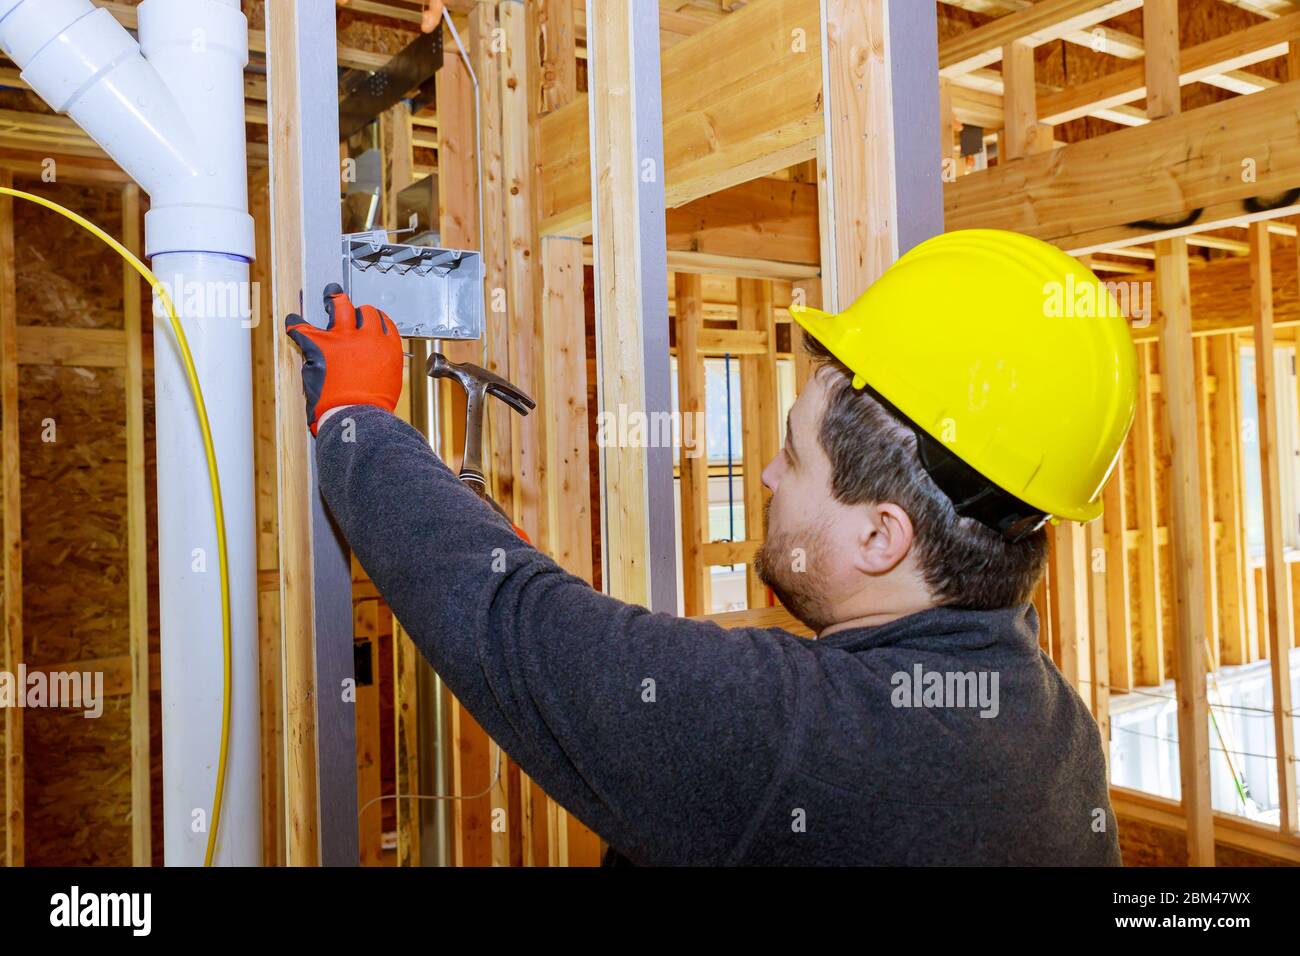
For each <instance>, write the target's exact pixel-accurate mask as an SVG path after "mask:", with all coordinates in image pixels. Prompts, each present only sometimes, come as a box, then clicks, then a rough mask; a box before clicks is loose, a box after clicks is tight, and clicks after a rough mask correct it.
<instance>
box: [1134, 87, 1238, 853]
mask: <svg viewBox="0 0 1300 956" xmlns="http://www.w3.org/2000/svg"><path fill="white" fill-rule="evenodd" d="M1260 95H1264V94H1260ZM1156 283H1157V287H1156V292H1157V295H1158V297H1159V302H1160V313H1161V318H1162V320H1163V326H1162V329H1161V337H1160V372H1161V384H1162V389H1161V391H1162V396H1163V399H1164V425H1165V427H1164V433H1163V436H1162V438H1163V445H1164V453H1165V455H1166V457H1167V459H1168V461H1169V463H1170V471H1169V472H1168V474H1167V476H1166V482H1167V484H1168V486H1169V492H1170V500H1171V507H1170V525H1171V530H1170V556H1171V560H1172V563H1173V599H1174V607H1173V612H1174V613H1173V620H1174V639H1175V642H1176V643H1175V647H1174V651H1175V652H1174V683H1175V687H1176V688H1177V696H1178V752H1179V773H1180V777H1181V780H1182V802H1183V808H1184V810H1185V811H1186V814H1187V821H1188V828H1187V849H1188V856H1189V862H1190V863H1191V865H1193V866H1213V865H1214V834H1213V821H1212V818H1211V813H1212V810H1211V807H1210V741H1209V706H1208V702H1207V697H1206V682H1205V672H1206V666H1205V665H1206V661H1205V627H1206V622H1205V619H1204V618H1205V598H1204V593H1205V581H1206V575H1205V561H1206V556H1205V554H1204V552H1203V550H1202V541H1201V533H1200V525H1201V517H1200V508H1201V479H1200V468H1199V465H1198V462H1197V453H1196V434H1197V422H1196V419H1197V402H1196V380H1195V365H1194V358H1193V353H1192V314H1191V292H1190V278H1189V276H1188V268H1187V241H1186V240H1185V239H1181V238H1176V239H1167V240H1161V241H1160V242H1158V243H1157V244H1156Z"/></svg>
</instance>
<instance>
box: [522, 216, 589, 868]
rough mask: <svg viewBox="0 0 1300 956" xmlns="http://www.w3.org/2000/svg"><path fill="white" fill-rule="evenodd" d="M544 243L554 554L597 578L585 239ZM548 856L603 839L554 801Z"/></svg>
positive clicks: (579, 856) (582, 858) (580, 858)
mask: <svg viewBox="0 0 1300 956" xmlns="http://www.w3.org/2000/svg"><path fill="white" fill-rule="evenodd" d="M541 248H542V322H543V324H544V325H545V327H546V340H545V342H544V343H543V350H544V362H545V364H546V373H545V376H546V379H547V381H548V382H549V383H550V388H549V390H548V396H549V401H548V403H547V405H546V407H545V408H539V409H538V410H537V414H539V415H545V416H546V419H547V422H546V462H547V468H546V474H547V476H548V478H549V480H550V482H551V487H550V488H549V489H548V491H547V496H546V497H547V501H549V502H550V508H551V513H550V516H549V518H548V520H547V527H549V528H550V529H551V556H552V557H553V558H554V559H555V560H556V562H557V563H558V564H559V565H560V567H562V568H564V569H565V570H566V571H568V572H569V573H570V574H573V575H576V576H577V577H580V578H582V579H583V580H584V581H586V582H587V583H588V584H590V583H591V580H592V567H593V566H592V550H591V504H590V502H591V484H590V483H591V462H590V460H589V458H588V455H589V450H588V449H589V442H588V435H587V413H588V409H587V314H586V300H585V298H584V295H583V265H582V241H581V240H580V239H565V238H561V237H558V236H548V237H546V238H544V239H542V240H541ZM546 822H547V829H548V835H547V859H548V862H550V864H551V865H553V866H595V865H597V864H599V862H600V839H599V838H598V837H597V836H596V835H595V834H594V833H592V832H591V830H589V829H587V828H586V827H585V826H583V825H582V824H581V823H579V822H578V821H577V820H576V819H573V818H571V817H570V816H569V814H568V813H567V812H566V811H565V810H564V809H563V808H562V807H559V806H558V805H556V804H555V802H554V801H552V800H550V799H549V798H548V799H547V801H546Z"/></svg>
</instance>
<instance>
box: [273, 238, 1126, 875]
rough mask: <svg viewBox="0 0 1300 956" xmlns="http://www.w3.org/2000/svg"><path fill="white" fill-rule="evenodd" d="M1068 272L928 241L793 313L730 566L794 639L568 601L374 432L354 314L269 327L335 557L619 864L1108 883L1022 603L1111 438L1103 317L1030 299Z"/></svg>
mask: <svg viewBox="0 0 1300 956" xmlns="http://www.w3.org/2000/svg"><path fill="white" fill-rule="evenodd" d="M1087 282H1091V283H1092V284H1093V285H1094V286H1096V284H1097V283H1096V279H1095V277H1093V276H1092V274H1091V273H1089V272H1088V271H1087V270H1086V269H1084V268H1083V267H1082V266H1081V265H1079V264H1078V263H1077V262H1075V261H1074V260H1073V259H1071V258H1069V257H1068V256H1066V255H1065V254H1063V253H1061V252H1060V251H1058V250H1056V249H1055V248H1053V247H1050V246H1047V245H1045V244H1043V243H1040V242H1038V241H1037V240H1033V239H1028V238H1026V237H1023V236H1017V235H1013V234H1010V233H1000V232H989V231H971V232H957V233H951V234H948V235H945V236H940V237H937V238H935V239H932V240H930V241H929V242H926V243H923V244H922V245H921V246H918V247H917V248H916V249H914V250H912V251H911V252H910V253H908V254H907V255H905V256H904V257H903V258H901V259H900V260H899V261H898V263H896V264H895V265H894V266H893V267H892V268H891V269H890V270H889V271H888V273H887V274H886V275H885V276H884V277H882V278H881V280H880V281H879V282H877V283H876V284H875V285H874V286H872V288H871V289H870V290H868V291H867V293H865V294H864V295H863V297H862V298H861V299H860V300H859V301H858V302H857V303H855V305H854V306H853V307H852V308H851V309H849V310H848V311H847V312H845V313H844V314H843V315H840V316H831V315H825V314H823V313H818V312H815V311H814V310H810V309H793V310H792V312H793V314H794V317H795V318H796V319H797V320H798V321H799V322H800V324H801V325H803V326H804V328H805V330H806V332H808V333H809V334H810V335H811V336H812V338H813V339H814V340H815V342H816V343H819V344H817V345H815V346H814V349H815V351H816V352H817V354H818V356H819V358H820V365H819V367H818V369H817V372H816V374H814V375H813V376H812V378H811V380H810V381H809V383H808V385H807V387H806V388H805V389H804V390H803V392H802V393H801V394H800V395H799V398H798V400H797V401H796V402H795V404H794V407H793V409H792V410H791V412H790V416H789V423H788V434H787V436H786V441H785V444H784V447H783V448H782V450H781V452H780V454H779V455H778V456H777V458H776V459H775V460H774V461H772V462H771V463H770V464H769V465H768V466H767V468H766V469H765V470H764V473H763V480H764V483H765V484H766V485H767V487H768V488H769V489H771V491H772V497H771V501H770V508H769V512H768V527H767V532H768V536H767V540H766V542H765V544H764V547H763V550H762V553H761V555H760V558H759V561H758V565H759V567H760V568H761V571H762V575H763V578H764V580H765V581H767V582H768V583H769V584H770V585H771V587H772V588H773V590H774V591H775V592H776V593H777V595H778V596H779V597H780V598H781V601H782V603H783V604H785V606H786V607H787V608H788V609H789V610H790V611H791V612H792V613H793V614H794V615H795V616H797V617H798V618H800V619H801V620H803V621H804V622H805V623H806V624H807V625H808V626H809V627H810V628H811V629H812V630H814V631H815V632H816V633H817V639H816V640H807V639H803V638H800V637H797V636H795V635H793V634H790V633H788V632H785V631H782V630H779V629H758V628H748V629H735V630H724V629H723V628H721V627H718V626H717V625H714V624H711V623H704V622H697V621H688V620H682V619H679V618H674V617H672V616H669V615H665V614H651V613H650V612H648V611H646V610H645V609H643V608H639V607H634V606H631V605H627V604H623V603H621V602H619V601H616V600H614V599H612V598H609V597H606V596H605V595H602V594H599V593H597V592H595V591H593V590H592V589H591V588H590V587H588V586H587V585H586V584H585V583H584V582H582V581H580V580H579V579H577V578H575V577H573V576H571V575H569V574H567V573H565V572H564V571H563V570H561V569H560V568H559V567H558V566H557V565H556V564H555V563H554V562H552V561H551V560H550V559H549V558H547V557H546V556H545V555H543V554H541V553H539V552H537V551H535V550H534V549H532V548H531V547H529V546H528V545H527V544H525V543H524V542H523V541H521V540H520V539H519V538H518V537H517V536H516V535H515V533H514V532H513V531H512V530H511V528H510V526H509V524H508V523H506V522H505V521H503V520H502V519H501V518H499V517H498V516H497V515H496V514H495V513H494V512H493V510H492V509H491V508H490V507H489V506H488V505H486V504H485V503H483V502H482V501H480V500H479V499H477V498H476V497H475V496H474V495H473V494H472V493H470V492H469V491H468V490H466V489H465V488H464V487H463V486H462V485H461V483H460V482H459V481H458V480H457V479H456V477H455V476H454V475H453V474H452V473H451V471H450V470H448V469H447V468H446V467H445V466H444V465H443V464H442V463H441V462H440V461H439V460H438V459H437V458H436V457H435V455H434V454H433V452H432V451H431V450H430V448H429V446H428V444H427V443H426V442H425V440H424V439H423V437H422V436H420V435H419V434H418V433H417V432H416V431H415V430H414V429H412V428H410V427H409V426H407V425H405V424H404V423H402V422H400V421H399V420H398V419H396V418H395V417H393V415H392V414H390V411H391V409H392V408H393V407H394V405H395V403H396V401H397V397H398V394H399V392H400V388H401V369H402V349H401V344H400V341H399V339H398V337H397V334H396V331H395V330H394V329H393V328H392V327H391V326H390V325H389V324H388V323H387V322H386V321H385V317H384V316H383V315H382V313H378V312H377V311H375V310H374V309H372V308H370V307H363V308H362V309H361V310H360V311H359V312H355V311H354V310H353V308H352V306H351V304H350V303H349V302H348V301H347V300H346V298H345V297H343V296H342V295H341V294H336V295H334V296H333V297H332V299H331V317H332V318H331V323H330V329H329V330H321V329H315V328H312V327H310V326H307V325H304V324H302V322H301V320H300V319H299V318H298V317H297V316H291V317H290V323H289V334H290V335H291V336H293V338H294V339H295V341H297V342H298V343H299V345H300V346H301V347H302V348H303V351H304V353H305V355H306V358H307V365H306V371H305V373H304V381H305V384H306V389H307V392H308V418H309V420H310V422H311V423H312V428H313V430H317V431H318V438H319V442H318V445H317V461H318V464H319V470H320V481H321V488H322V491H323V493H324V496H325V500H326V502H327V503H328V505H329V507H330V510H331V511H332V512H333V514H334V517H335V518H336V520H337V521H338V524H339V526H340V528H341V529H342V530H343V533H344V534H345V535H346V537H347V539H348V541H349V543H350V544H351V545H352V547H353V549H354V550H355V552H356V554H357V557H358V558H359V560H360V561H361V564H362V566H364V567H365V569H366V571H367V572H368V573H369V575H370V577H371V578H372V579H373V581H374V582H375V584H376V586H377V587H378V588H379V591H380V593H381V594H383V596H384V598H385V599H386V600H387V601H388V603H389V604H390V606H391V607H392V608H393V611H394V613H395V614H396V615H397V617H398V618H399V619H400V620H401V622H402V625H403V626H404V627H405V628H406V630H407V631H408V632H409V633H410V634H411V636H412V637H413V639H414V640H415V642H416V644H417V646H418V647H419V648H420V650H421V652H422V653H423V654H424V655H425V657H426V658H427V659H428V660H429V662H430V663H431V664H432V665H433V667H434V668H435V669H436V670H437V671H438V673H439V674H440V675H441V676H442V678H443V679H444V680H445V681H446V682H447V684H448V686H449V687H450V688H451V690H452V691H453V692H454V693H455V694H456V696H457V698H459V699H460V701H461V702H462V703H463V704H464V705H465V706H466V707H467V708H468V709H469V711H470V713H472V714H473V715H474V717H475V718H476V719H477V720H478V721H479V722H480V723H481V724H482V725H483V727H484V728H485V729H486V730H487V732H488V733H489V734H490V735H491V736H492V737H493V738H494V739H495V740H496V741H497V742H498V743H500V744H501V746H502V747H504V748H505V750H506V752H507V753H509V754H510V755H511V757H513V758H514V759H515V760H517V761H518V763H519V765H520V766H521V767H522V768H523V770H524V771H525V772H526V773H527V774H528V775H529V776H530V777H532V778H533V779H534V780H536V781H537V782H538V783H539V784H540V785H541V786H542V787H543V788H544V789H545V790H546V791H547V792H548V793H549V794H550V795H551V796H552V797H554V798H555V799H556V800H558V801H559V802H560V803H561V804H562V805H563V806H565V807H566V808H567V809H568V810H569V811H570V812H572V813H573V814H575V815H576V816H577V817H578V818H579V819H581V820H582V821H583V822H584V823H586V824H587V825H588V826H590V827H591V828H592V829H593V830H595V831H596V832H597V833H598V834H600V835H601V836H602V837H603V838H604V839H605V840H606V841H608V843H609V844H610V846H611V848H612V849H613V850H615V851H617V852H618V853H619V854H621V855H622V856H623V857H625V858H627V859H628V860H630V861H631V862H633V863H637V864H1118V862H1119V851H1118V841H1117V835H1116V825H1115V817H1114V814H1113V812H1112V810H1111V807H1110V802H1109V798H1108V792H1107V786H1106V771H1105V761H1104V758H1103V753H1102V746H1103V743H1102V741H1101V739H1100V735H1099V733H1098V730H1097V725H1096V724H1095V722H1094V721H1093V720H1092V718H1091V716H1090V715H1089V713H1088V711H1087V709H1086V708H1085V706H1084V704H1083V702H1082V701H1081V700H1080V699H1079V697H1078V695H1077V694H1076V693H1075V691H1074V690H1073V689H1072V688H1071V687H1070V686H1069V684H1068V683H1067V682H1066V681H1065V680H1064V678H1063V677H1062V676H1061V674H1060V673H1059V672H1058V671H1057V670H1056V668H1055V667H1054V666H1053V665H1052V663H1051V661H1050V660H1049V659H1048V658H1047V657H1046V656H1045V655H1044V654H1043V653H1042V652H1041V651H1040V649H1039V646H1038V619H1037V617H1036V615H1035V612H1034V610H1033V608H1032V607H1031V606H1030V605H1029V603H1028V602H1029V599H1030V595H1031V594H1032V592H1033V589H1034V587H1035V585H1036V583H1037V581H1038V579H1039V577H1040V576H1041V574H1042V570H1043V565H1044V560H1045V553H1046V537H1045V531H1044V529H1043V527H1042V525H1043V523H1044V522H1045V520H1046V519H1047V517H1048V515H1054V516H1060V517H1064V518H1069V519H1072V520H1080V521H1083V520H1090V519H1092V518H1095V517H1096V516H1097V515H1098V514H1100V502H1099V495H1100V489H1101V487H1102V485H1103V484H1104V482H1105V479H1106V477H1107V475H1108V473H1109V471H1110V468H1111V466H1112V465H1113V463H1114V461H1115V457H1116V455H1117V453H1118V450H1119V448H1120V445H1121V443H1122V441H1123V439H1124V435H1125V433H1126V432H1127V430H1128V427H1129V425H1130V423H1131V420H1132V414H1133V407H1134V401H1135V380H1136V379H1135V357H1134V352H1133V346H1132V344H1131V341H1130V339H1129V334H1128V330H1127V327H1126V326H1125V323H1124V321H1123V319H1122V318H1120V317H1119V316H1118V312H1117V311H1116V312H1114V313H1113V314H1108V315H1104V316H1101V317H1099V316H1097V315H1095V314H1093V315H1074V314H1071V315H1069V316H1059V315H1056V314H1054V313H1053V314H1050V315H1049V309H1048V307H1047V306H1045V304H1044V303H1045V301H1047V300H1048V299H1049V298H1050V297H1051V295H1052V294H1053V292H1054V291H1059V290H1055V288H1054V285H1053V284H1054V283H1066V284H1067V285H1069V286H1071V288H1073V287H1074V286H1076V285H1077V284H1080V283H1087ZM1058 298H1059V297H1058ZM1072 301H1073V300H1072ZM1058 311H1059V310H1058ZM1102 311H1105V310H1102Z"/></svg>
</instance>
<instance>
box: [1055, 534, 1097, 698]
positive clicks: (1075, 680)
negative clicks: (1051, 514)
mask: <svg viewBox="0 0 1300 956" xmlns="http://www.w3.org/2000/svg"><path fill="white" fill-rule="evenodd" d="M1052 536H1053V537H1054V538H1055V539H1056V540H1055V542H1054V545H1055V546H1054V548H1053V562H1052V563H1053V572H1054V573H1053V583H1054V585H1055V587H1054V588H1053V590H1052V595H1053V597H1054V598H1055V601H1054V602H1053V614H1052V621H1053V624H1054V625H1055V628H1054V630H1055V633H1056V635H1057V648H1058V650H1059V653H1060V658H1061V659H1060V666H1061V673H1062V674H1063V675H1065V679H1066V680H1068V681H1069V682H1070V684H1071V685H1073V687H1074V689H1075V690H1077V691H1078V692H1079V694H1080V696H1082V697H1083V700H1084V702H1085V703H1087V704H1089V708H1090V709H1091V701H1092V693H1093V691H1092V687H1091V686H1085V685H1091V684H1092V678H1091V671H1092V660H1091V656H1090V653H1089V647H1090V644H1089V638H1088V631H1089V628H1090V620H1089V611H1088V588H1089V581H1090V578H1091V574H1090V573H1089V571H1088V550H1087V540H1086V538H1087V535H1086V532H1085V530H1084V528H1083V527H1082V526H1080V525H1078V524H1075V523H1074V522H1073V521H1062V522H1061V523H1060V524H1058V525H1055V526H1054V527H1053V528H1052Z"/></svg>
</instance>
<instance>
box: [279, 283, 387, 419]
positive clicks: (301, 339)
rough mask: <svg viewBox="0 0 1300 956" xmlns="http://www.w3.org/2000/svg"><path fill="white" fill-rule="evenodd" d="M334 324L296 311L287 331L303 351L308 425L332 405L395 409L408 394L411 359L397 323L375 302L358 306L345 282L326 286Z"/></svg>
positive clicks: (328, 305)
mask: <svg viewBox="0 0 1300 956" xmlns="http://www.w3.org/2000/svg"><path fill="white" fill-rule="evenodd" d="M325 311H326V312H327V313H328V314H329V325H327V326H325V328H323V329H322V328H317V327H316V326H314V325H312V324H311V323H310V322H307V321H305V320H304V319H303V317H302V316H301V315H298V314H296V313H295V314H293V315H290V316H289V317H288V318H286V319H285V322H284V325H285V330H286V331H287V332H288V333H289V338H291V339H293V340H294V342H295V343H296V344H297V346H298V348H299V349H301V350H302V355H303V359H304V361H303V366H302V389H303V391H304V392H306V393H307V424H308V425H310V426H311V433H312V434H313V435H315V434H316V427H317V423H318V422H319V421H320V419H321V418H322V417H323V416H324V414H325V413H326V412H328V411H329V410H330V409H331V408H341V407H343V406H345V405H376V406H378V407H379V408H383V409H387V410H388V411H390V412H391V411H393V409H395V408H396V407H397V399H398V397H399V396H401V394H402V369H403V368H404V367H405V365H406V358H405V356H404V354H403V353H402V338H401V336H400V335H398V334H397V326H395V325H394V324H393V320H392V319H390V318H389V317H388V316H387V314H385V313H383V312H380V311H379V310H378V309H376V308H375V307H374V306H373V305H363V306H362V307H361V308H359V309H358V308H356V307H355V306H353V304H352V301H351V300H350V299H349V298H348V297H347V296H346V295H344V294H343V289H342V287H341V286H338V285H336V284H333V283H331V284H330V285H329V286H327V287H326V288H325Z"/></svg>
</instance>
